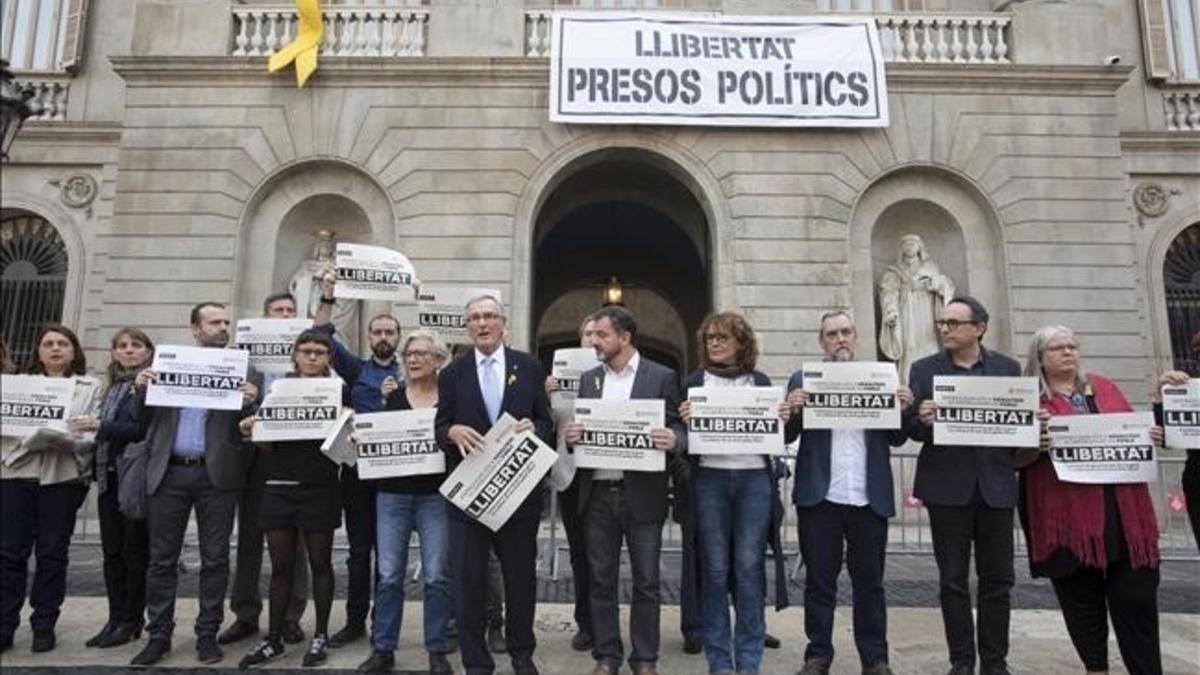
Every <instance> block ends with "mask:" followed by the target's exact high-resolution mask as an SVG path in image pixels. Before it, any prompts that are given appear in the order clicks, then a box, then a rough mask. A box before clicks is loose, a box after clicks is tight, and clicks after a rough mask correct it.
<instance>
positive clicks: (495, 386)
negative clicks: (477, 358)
mask: <svg viewBox="0 0 1200 675" xmlns="http://www.w3.org/2000/svg"><path fill="white" fill-rule="evenodd" d="M495 362H496V360H495V359H493V358H492V357H490V356H489V357H486V358H485V359H484V360H483V372H482V373H480V375H479V385H480V387H481V388H482V389H483V405H484V407H486V408H487V414H488V419H489V420H490V421H491V423H492V424H495V423H496V418H497V417H499V416H500V402H501V401H502V400H503V399H504V389H502V388H501V387H500V381H499V380H497V379H496V372H495V371H494V370H492V364H494V363H495Z"/></svg>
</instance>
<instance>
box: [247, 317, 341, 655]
mask: <svg viewBox="0 0 1200 675" xmlns="http://www.w3.org/2000/svg"><path fill="white" fill-rule="evenodd" d="M332 354H333V341H332V339H331V338H330V337H329V336H328V335H326V334H325V333H323V332H321V331H317V330H306V331H304V332H303V333H301V334H300V336H299V337H297V338H296V343H295V345H294V347H293V348H292V363H293V365H294V366H295V372H294V373H293V374H291V375H290V377H330V376H331V370H330V361H331V358H332ZM254 422H255V417H253V416H251V417H247V418H246V419H244V420H242V433H243V434H246V435H249V433H250V432H251V430H252V428H253V426H254ZM267 449H268V450H269V452H268V453H267V483H266V488H265V490H264V492H263V501H262V509H261V511H260V514H259V525H260V526H261V527H262V529H263V531H264V532H265V533H266V537H267V550H268V552H269V553H270V555H271V590H270V601H271V602H270V612H269V616H270V618H269V626H268V631H267V637H266V639H264V640H263V641H262V642H260V643H259V644H258V645H257V646H256V647H255V648H254V649H253V650H251V651H250V653H249V654H247V655H246V656H245V657H244V658H243V659H242V661H241V663H240V664H239V667H240V668H252V667H254V666H258V665H261V664H264V663H266V662H268V661H271V660H272V659H275V658H276V657H278V656H279V655H281V654H283V627H284V614H285V612H286V610H287V605H288V591H289V589H291V587H292V579H291V575H292V569H293V556H294V555H295V551H296V537H299V536H303V537H304V543H305V545H306V546H307V548H308V564H309V570H310V571H311V573H312V584H313V593H312V597H313V605H314V607H315V609H316V612H317V625H316V630H315V631H313V638H312V642H311V643H310V645H309V648H308V652H307V653H305V655H304V661H303V665H304V666H305V667H306V668H309V667H313V666H318V665H320V664H322V663H324V662H325V658H326V654H325V649H326V646H327V644H328V642H329V637H328V635H329V609H330V607H331V606H332V605H333V560H332V554H333V532H334V530H336V529H337V528H338V526H339V525H340V524H341V511H342V501H341V491H340V489H339V487H338V485H339V484H338V465H337V463H336V462H334V461H333V460H331V459H329V458H328V457H327V456H326V455H325V453H323V452H321V441H320V440H304V441H279V442H275V443H270V444H268V446H267Z"/></svg>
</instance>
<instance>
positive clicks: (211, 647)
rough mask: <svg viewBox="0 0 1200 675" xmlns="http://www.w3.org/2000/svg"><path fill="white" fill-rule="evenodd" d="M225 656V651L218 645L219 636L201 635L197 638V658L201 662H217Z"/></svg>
mask: <svg viewBox="0 0 1200 675" xmlns="http://www.w3.org/2000/svg"><path fill="white" fill-rule="evenodd" d="M223 658H225V652H223V651H221V648H220V647H218V646H217V636H215V635H201V636H199V637H197V638H196V660H197V661H199V662H200V663H216V662H217V661H220V660H221V659H223Z"/></svg>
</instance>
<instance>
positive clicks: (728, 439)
mask: <svg viewBox="0 0 1200 675" xmlns="http://www.w3.org/2000/svg"><path fill="white" fill-rule="evenodd" d="M688 400H689V401H691V402H692V414H691V417H690V418H689V419H688V453H689V454H693V455H782V454H784V453H785V452H786V448H785V447H784V444H783V424H782V423H781V422H780V421H779V404H780V402H782V401H783V387H692V388H691V389H688Z"/></svg>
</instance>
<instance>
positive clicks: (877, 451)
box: [783, 371, 906, 518]
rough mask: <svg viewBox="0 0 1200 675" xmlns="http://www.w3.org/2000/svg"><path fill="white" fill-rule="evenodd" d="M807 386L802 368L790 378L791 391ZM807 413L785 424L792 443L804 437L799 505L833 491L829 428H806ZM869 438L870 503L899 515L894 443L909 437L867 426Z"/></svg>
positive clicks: (884, 513)
mask: <svg viewBox="0 0 1200 675" xmlns="http://www.w3.org/2000/svg"><path fill="white" fill-rule="evenodd" d="M803 385H804V378H803V372H802V371H796V372H795V373H792V377H791V379H789V380H788V387H787V390H788V392H791V391H792V390H794V389H800V388H801V387H802V386H803ZM801 431H804V415H803V413H799V414H796V415H793V416H792V417H791V419H789V420H788V423H787V426H786V427H784V434H783V435H784V440H785V441H787V442H788V443H791V442H792V441H795V440H796V437H797V436H799V437H800V449H799V450H798V451H797V452H796V476H795V479H794V482H793V486H794V487H793V488H792V502H793V503H794V504H795V505H796V506H797V507H807V506H816V505H817V504H820V503H821V502H822V501H824V500H825V496H826V494H828V493H829V465H830V461H829V453H830V439H831V438H832V437H833V435H832V433H831V432H830V430H829V429H811V430H809V431H804V433H803V434H801V433H800V432H801ZM864 433H865V434H866V438H867V502H868V503H869V504H870V506H871V510H872V511H874V512H875V513H876V514H877V515H879V516H880V517H883V518H891V517H892V516H894V515H896V502H895V493H894V491H893V489H892V462H891V454H892V446H896V445H903V444H904V442H905V440H906V434H905V432H904V429H895V430H887V429H866V430H864Z"/></svg>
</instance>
